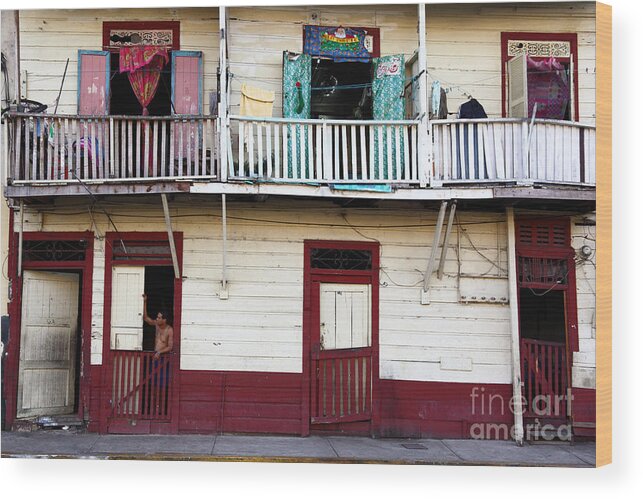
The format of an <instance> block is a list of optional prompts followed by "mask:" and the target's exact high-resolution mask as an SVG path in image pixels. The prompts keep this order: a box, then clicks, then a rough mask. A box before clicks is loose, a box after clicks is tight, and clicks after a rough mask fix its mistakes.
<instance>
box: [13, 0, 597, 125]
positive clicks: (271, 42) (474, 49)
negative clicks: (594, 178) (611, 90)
mask: <svg viewBox="0 0 643 499" xmlns="http://www.w3.org/2000/svg"><path fill="white" fill-rule="evenodd" d="M426 11H427V31H426V36H427V69H428V73H429V74H428V77H429V82H431V81H433V80H440V81H442V83H443V85H444V86H445V87H450V88H452V91H451V92H449V94H448V107H449V111H451V112H455V111H457V109H458V107H459V105H460V104H461V103H462V102H464V101H465V99H466V97H465V96H464V95H463V92H467V93H470V94H471V95H473V96H474V97H475V98H477V99H478V100H479V101H480V103H481V104H482V105H483V106H484V108H485V110H486V112H487V114H488V115H489V116H490V117H498V116H500V115H501V109H502V102H501V100H502V98H501V95H502V92H501V81H500V80H501V52H500V50H501V47H500V32H502V31H524V32H529V31H538V32H551V33H565V32H572V33H578V61H575V64H576V66H577V69H578V79H579V81H578V84H579V110H580V119H581V121H582V122H584V123H590V124H593V123H594V122H595V112H596V111H595V108H596V102H595V88H596V78H595V70H596V35H595V6H594V5H593V4H591V3H590V2H587V3H554V4H551V3H549V4H516V5H511V6H508V5H502V4H498V5H493V4H470V5H466V4H458V5H428V6H427V9H426ZM152 18H153V19H155V20H178V21H180V22H181V49H183V50H202V51H203V52H204V86H203V88H204V103H205V104H206V106H204V110H207V103H208V102H209V98H208V96H209V93H210V91H213V90H214V89H215V88H216V70H217V65H218V62H217V61H218V45H219V41H218V9H217V8H190V9H163V8H161V9H153V10H145V9H112V10H74V11H70V10H31V11H29V10H27V11H21V13H20V28H21V34H20V45H21V46H20V50H21V56H22V69H23V70H26V71H27V97H28V98H30V99H34V100H39V101H42V102H44V103H46V104H49V105H50V106H52V105H53V103H54V100H55V98H56V95H57V92H58V88H59V85H60V81H61V77H62V72H63V70H64V67H65V61H66V59H67V57H69V59H70V63H69V69H68V72H67V77H66V80H65V85H64V87H63V92H62V96H61V101H60V106H59V112H61V113H73V112H75V110H76V81H77V60H76V59H77V50H78V49H79V48H82V49H94V50H98V49H101V45H102V22H103V21H104V20H110V21H118V20H150V19H152ZM304 24H322V25H338V24H341V25H344V26H372V27H378V28H380V38H381V39H380V41H381V45H380V47H381V53H382V55H390V54H397V53H402V54H405V55H406V56H407V57H410V55H411V54H412V53H413V52H414V51H415V50H416V49H417V43H418V42H417V33H416V30H417V7H416V6H415V5H372V6H368V8H364V9H356V8H355V7H354V6H330V5H329V6H322V5H318V6H312V7H303V6H302V7H252V8H244V7H232V8H230V9H229V35H230V38H229V57H230V59H229V60H230V71H231V73H232V74H233V75H234V77H233V78H232V80H231V106H232V107H231V111H232V113H233V114H238V110H239V102H240V89H241V84H242V83H248V84H250V85H254V86H259V87H261V88H265V89H268V90H273V91H274V92H275V95H276V99H275V108H274V110H273V115H274V116H281V103H282V96H281V92H282V87H281V79H282V68H281V64H282V52H283V51H284V50H290V51H294V52H301V51H302V30H303V25H304ZM459 87H460V88H459Z"/></svg>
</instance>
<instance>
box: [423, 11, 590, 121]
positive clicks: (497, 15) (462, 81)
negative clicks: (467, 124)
mask: <svg viewBox="0 0 643 499" xmlns="http://www.w3.org/2000/svg"><path fill="white" fill-rule="evenodd" d="M426 11H427V22H426V26H427V28H426V36H427V50H426V51H427V71H428V74H429V82H431V81H433V80H440V81H441V82H442V85H443V86H444V87H447V88H451V89H452V90H451V92H449V94H448V95H447V97H448V107H449V111H450V112H456V111H457V110H458V107H459V106H460V104H462V103H463V102H465V101H466V99H467V97H466V96H465V95H464V93H465V92H466V93H470V94H471V95H472V96H473V97H474V98H476V99H478V100H479V101H480V103H481V104H482V105H483V107H484V108H485V111H486V112H487V115H488V116H489V117H499V116H501V115H502V87H501V74H502V65H501V64H502V61H501V52H500V51H501V46H500V33H501V32H503V31H515V32H521V31H522V32H543V33H577V34H578V61H574V64H575V65H576V67H577V69H578V80H579V81H578V85H579V112H580V121H581V122H582V123H588V124H594V123H595V119H596V98H595V89H596V9H595V5H594V4H592V3H590V2H583V3H563V2H560V3H558V2H556V3H547V4H545V3H542V4H537V3H533V4H529V3H523V4H520V3H516V4H512V5H503V4H495V5H494V4H468V5H465V4H452V5H427V7H426Z"/></svg>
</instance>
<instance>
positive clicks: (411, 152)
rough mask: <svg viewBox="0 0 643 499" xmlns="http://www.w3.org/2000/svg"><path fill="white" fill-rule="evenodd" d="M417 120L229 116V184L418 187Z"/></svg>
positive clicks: (419, 177) (419, 174)
mask: <svg viewBox="0 0 643 499" xmlns="http://www.w3.org/2000/svg"><path fill="white" fill-rule="evenodd" d="M418 127H419V122H417V121H370V120H369V121H365V120H361V121H357V120H355V121H349V120H292V119H282V118H255V119H253V118H245V117H241V116H231V117H230V127H229V133H230V141H229V143H230V144H231V145H232V151H231V152H229V157H230V158H231V161H229V172H228V178H229V179H238V180H254V181H259V182H261V181H264V182H284V183H289V182H291V183H292V182H295V183H319V184H335V185H341V184H387V185H391V184H405V185H419V184H420V183H421V182H422V174H423V173H424V178H425V179H426V181H427V182H428V175H427V173H428V172H422V171H421V167H420V164H421V161H420V158H419V157H418Z"/></svg>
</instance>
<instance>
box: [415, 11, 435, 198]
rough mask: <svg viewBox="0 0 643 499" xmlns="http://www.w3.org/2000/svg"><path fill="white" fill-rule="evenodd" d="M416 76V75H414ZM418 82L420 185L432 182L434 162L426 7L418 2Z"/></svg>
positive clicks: (423, 185)
mask: <svg viewBox="0 0 643 499" xmlns="http://www.w3.org/2000/svg"><path fill="white" fill-rule="evenodd" d="M414 76H415V75H414ZM418 78H419V80H418V82H419V100H420V125H419V127H418V135H419V137H418V150H417V155H418V165H419V177H420V178H419V180H420V187H426V186H427V185H430V184H431V182H432V175H431V165H432V164H433V146H432V142H433V141H432V139H431V127H430V126H429V110H428V109H427V107H428V103H429V99H428V90H427V74H426V8H425V5H424V4H423V3H420V4H418Z"/></svg>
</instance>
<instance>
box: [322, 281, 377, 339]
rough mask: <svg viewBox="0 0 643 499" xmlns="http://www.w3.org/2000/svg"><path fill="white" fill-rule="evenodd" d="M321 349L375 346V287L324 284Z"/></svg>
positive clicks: (367, 285) (368, 285)
mask: <svg viewBox="0 0 643 499" xmlns="http://www.w3.org/2000/svg"><path fill="white" fill-rule="evenodd" d="M319 300H320V304H319V308H320V309H319V322H320V330H319V334H320V348H321V350H339V349H343V348H365V347H370V346H371V285H370V284H338V283H325V282H324V283H321V284H320V286H319Z"/></svg>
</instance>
